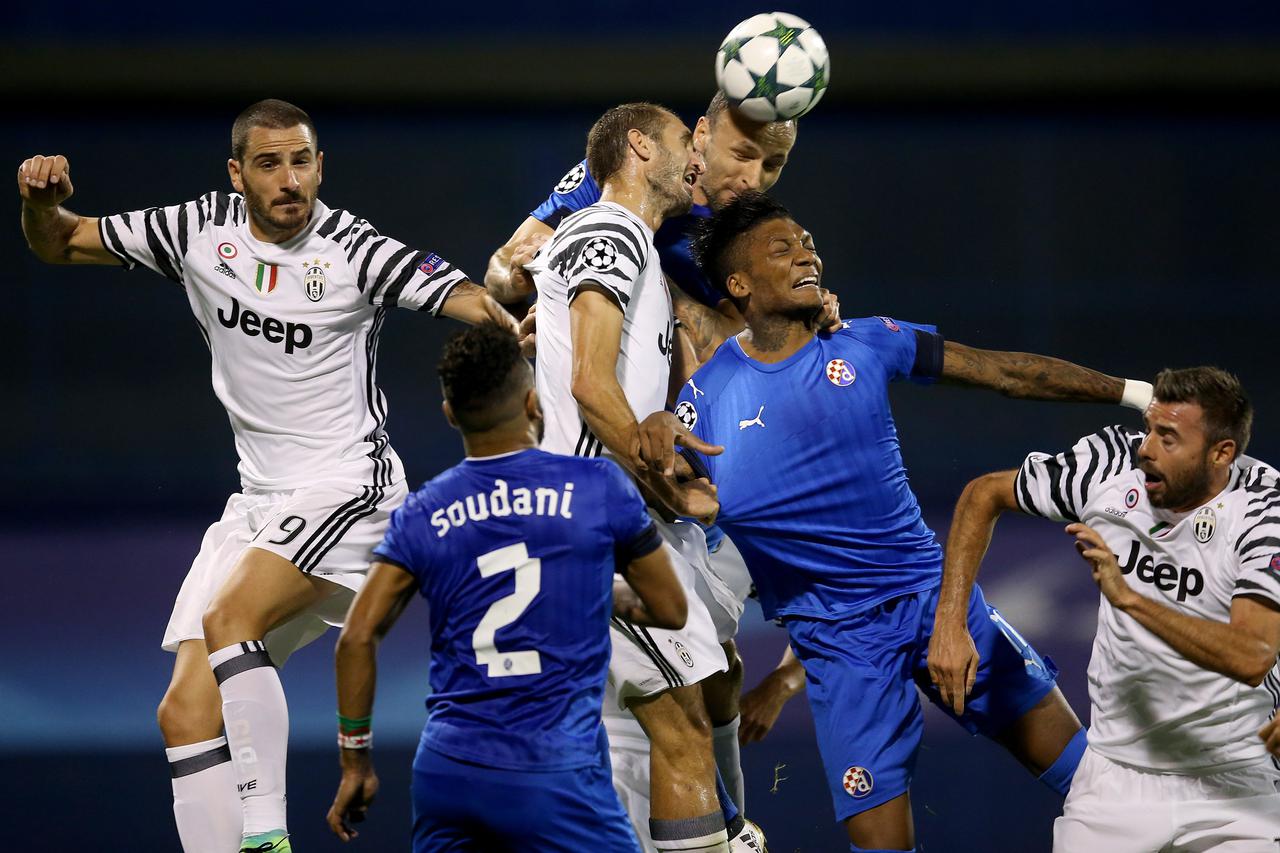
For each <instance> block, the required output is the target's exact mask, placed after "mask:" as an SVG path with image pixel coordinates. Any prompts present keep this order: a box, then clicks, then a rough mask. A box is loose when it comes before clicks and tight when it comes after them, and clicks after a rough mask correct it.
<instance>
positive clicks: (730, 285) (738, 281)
mask: <svg viewBox="0 0 1280 853" xmlns="http://www.w3.org/2000/svg"><path fill="white" fill-rule="evenodd" d="M725 289H727V290H728V291H729V295H730V296H732V297H733V298H734V299H746V298H747V297H748V296H750V295H751V283H750V282H749V281H747V278H746V276H744V275H742V274H741V273H734V274H733V275H731V276H729V278H728V279H727V280H726V281H725Z"/></svg>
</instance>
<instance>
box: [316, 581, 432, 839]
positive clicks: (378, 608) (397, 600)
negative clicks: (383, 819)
mask: <svg viewBox="0 0 1280 853" xmlns="http://www.w3.org/2000/svg"><path fill="white" fill-rule="evenodd" d="M415 586H416V584H415V581H414V577H413V575H411V574H409V572H407V571H405V570H404V569H402V568H400V567H399V566H396V565H394V564H392V563H381V562H378V563H374V564H373V566H372V567H371V568H370V569H369V577H368V580H366V581H365V584H364V587H363V588H362V589H361V590H360V592H359V593H358V594H357V595H356V597H355V600H354V601H352V602H351V609H350V610H349V611H348V612H347V619H346V624H345V625H344V626H343V628H342V633H341V634H340V635H339V636H338V648H337V652H336V654H335V656H334V657H335V666H336V669H337V677H338V725H339V732H338V742H339V744H340V749H341V756H342V781H341V782H340V783H339V785H338V793H337V795H336V796H335V797H334V799H333V805H332V806H330V807H329V814H328V817H327V820H328V822H329V828H330V829H331V830H333V834H334V835H336V836H338V837H339V838H341V839H342V840H343V841H350V840H351V839H353V838H355V837H356V836H357V835H359V833H358V832H356V831H355V830H354V829H352V828H351V824H353V823H359V822H360V821H362V820H364V818H365V813H366V812H367V811H368V810H369V804H370V803H371V802H373V797H374V795H375V794H377V793H378V776H377V774H376V773H375V772H374V770H373V761H372V759H371V758H370V756H369V747H370V746H371V745H372V739H373V735H372V728H371V727H370V718H371V716H372V714H373V694H374V689H375V686H376V684H377V676H378V660H377V654H378V643H379V642H380V641H381V640H382V638H383V637H385V636H386V634H387V631H389V630H391V626H392V625H394V624H395V621H396V619H398V618H399V617H400V614H401V613H403V612H404V608H405V606H406V605H407V604H408V603H409V601H410V600H412V598H413V593H414V589H415Z"/></svg>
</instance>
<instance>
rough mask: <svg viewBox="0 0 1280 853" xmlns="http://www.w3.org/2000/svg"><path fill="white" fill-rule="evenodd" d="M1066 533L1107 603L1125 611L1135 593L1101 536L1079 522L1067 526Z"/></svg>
mask: <svg viewBox="0 0 1280 853" xmlns="http://www.w3.org/2000/svg"><path fill="white" fill-rule="evenodd" d="M1067 533H1069V534H1071V535H1072V536H1074V537H1075V538H1076V550H1077V551H1079V552H1080V556H1081V557H1083V558H1084V559H1085V561H1086V562H1087V563H1089V565H1090V566H1092V567H1093V582H1094V583H1096V584H1097V585H1098V589H1100V590H1102V594H1103V595H1104V596H1106V598H1107V601H1110V602H1111V604H1112V605H1113V606H1115V607H1117V608H1119V609H1120V610H1123V609H1125V607H1127V606H1128V605H1129V603H1130V602H1132V601H1133V599H1134V596H1136V595H1137V593H1135V592H1134V591H1133V590H1132V589H1130V588H1129V585H1128V584H1127V583H1125V580H1124V575H1122V574H1121V573H1120V564H1119V563H1118V562H1117V561H1116V555H1115V554H1114V553H1113V552H1112V551H1111V548H1110V547H1109V546H1108V545H1107V543H1106V542H1104V541H1103V539H1102V536H1101V535H1099V533H1098V531H1096V530H1094V529H1093V528H1092V527H1090V526H1089V525H1087V524H1082V523H1080V522H1076V523H1075V524H1068V525H1067Z"/></svg>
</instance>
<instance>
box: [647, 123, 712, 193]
mask: <svg viewBox="0 0 1280 853" xmlns="http://www.w3.org/2000/svg"><path fill="white" fill-rule="evenodd" d="M654 143H655V147H656V149H657V156H656V157H655V158H654V163H653V165H652V166H651V167H650V169H649V185H650V187H651V188H652V189H653V190H654V194H655V195H657V196H659V197H661V198H662V199H664V200H665V201H666V204H665V205H664V211H663V212H664V215H665V216H667V217H671V216H680V215H682V214H685V213H688V212H689V209H690V208H691V207H693V187H694V185H695V184H696V183H697V181H698V176H699V175H701V174H702V168H703V167H702V157H701V156H700V155H698V154H697V153H696V152H695V151H694V150H693V132H692V131H691V130H689V128H688V127H686V126H685V124H684V122H682V121H680V119H678V118H676V117H675V116H674V115H669V116H668V119H667V121H666V123H665V124H664V125H663V128H662V136H661V138H659V139H655V140H654Z"/></svg>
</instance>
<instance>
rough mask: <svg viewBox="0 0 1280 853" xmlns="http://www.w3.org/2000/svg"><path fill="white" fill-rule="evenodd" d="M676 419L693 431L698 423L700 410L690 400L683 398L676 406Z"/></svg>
mask: <svg viewBox="0 0 1280 853" xmlns="http://www.w3.org/2000/svg"><path fill="white" fill-rule="evenodd" d="M676 420H678V421H680V423H681V424H682V425H683V426H684V428H685V429H687V430H689V431H690V432H693V428H694V426H695V425H696V424H697V423H698V410H697V409H695V408H694V407H693V403H690V402H689V401H688V400H681V401H680V404H679V405H678V406H676Z"/></svg>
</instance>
